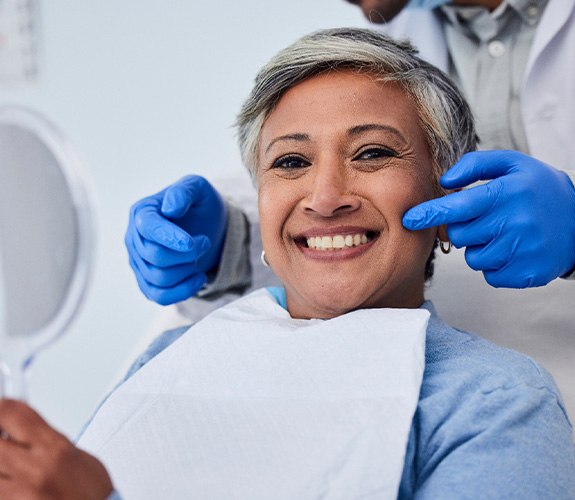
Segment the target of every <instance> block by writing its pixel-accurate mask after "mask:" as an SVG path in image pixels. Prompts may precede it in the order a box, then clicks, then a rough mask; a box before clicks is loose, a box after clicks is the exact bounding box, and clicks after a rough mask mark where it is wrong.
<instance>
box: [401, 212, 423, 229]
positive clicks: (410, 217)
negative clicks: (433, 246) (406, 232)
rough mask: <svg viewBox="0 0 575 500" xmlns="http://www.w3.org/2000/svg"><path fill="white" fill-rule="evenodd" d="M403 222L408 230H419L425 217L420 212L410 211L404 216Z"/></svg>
mask: <svg viewBox="0 0 575 500" xmlns="http://www.w3.org/2000/svg"><path fill="white" fill-rule="evenodd" d="M402 222H403V226H404V227H405V228H406V229H418V228H419V226H420V225H421V224H422V222H423V217H422V214H421V213H419V211H416V210H410V211H409V212H407V213H406V214H405V215H404V216H403V221H402Z"/></svg>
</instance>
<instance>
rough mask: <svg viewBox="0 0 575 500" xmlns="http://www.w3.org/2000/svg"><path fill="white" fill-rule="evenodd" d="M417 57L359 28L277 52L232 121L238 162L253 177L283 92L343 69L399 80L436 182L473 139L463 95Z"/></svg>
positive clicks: (321, 34) (325, 33)
mask: <svg viewBox="0 0 575 500" xmlns="http://www.w3.org/2000/svg"><path fill="white" fill-rule="evenodd" d="M416 54H417V51H416V50H415V49H414V48H413V46H412V45H411V44H409V43H408V42H404V41H396V40H393V39H392V38H390V37H388V36H387V35H384V34H383V33H380V32H376V31H373V30H368V29H361V28H335V29H327V30H321V31H316V32H315V33H311V34H310V35H307V36H304V37H303V38H300V39H299V40H297V41H296V42H295V43H293V44H292V45H290V46H289V47H287V48H285V49H283V50H282V51H281V52H279V53H278V54H277V55H276V56H274V57H273V58H272V59H271V60H270V61H269V62H268V63H267V64H266V65H265V66H264V67H263V68H262V69H261V70H260V72H259V73H258V75H257V76H256V79H255V85H254V88H253V89H252V92H251V94H250V96H249V97H248V99H247V100H246V102H245V103H244V105H243V106H242V109H241V111H240V113H239V115H238V117H237V121H236V126H237V129H238V137H239V145H240V151H241V155H242V161H243V163H244V165H245V166H246V167H247V168H248V170H249V171H250V173H251V175H252V178H254V179H255V175H256V172H257V168H258V159H257V150H258V143H259V139H260V135H261V130H262V127H263V125H264V122H265V120H266V118H267V117H268V116H269V114H270V113H271V112H272V111H273V109H274V107H275V105H276V104H277V102H278V101H279V100H280V98H281V97H282V96H283V94H285V92H287V91H288V90H289V89H290V88H292V87H294V86H295V85H297V84H299V83H301V82H303V81H304V80H307V79H309V78H311V77H313V76H316V75H319V74H322V73H326V72H328V71H332V70H338V69H343V70H351V71H356V72H358V73H367V74H372V75H374V76H375V77H376V78H377V79H379V80H381V81H385V82H389V81H392V82H397V83H399V85H401V87H402V88H403V89H404V91H405V92H406V94H407V95H408V96H410V97H411V98H412V99H413V102H414V105H415V108H416V110H417V112H418V115H419V119H420V122H421V124H422V126H423V129H424V133H425V137H426V139H427V144H428V146H429V151H430V153H431V156H432V158H433V160H434V165H433V168H434V173H435V178H436V180H438V179H439V176H440V175H441V174H442V173H443V172H444V171H445V170H447V169H448V168H449V167H450V166H451V165H453V164H454V163H455V162H456V161H457V160H458V159H459V158H460V157H461V156H462V155H463V154H464V153H466V152H468V151H473V150H475V149H476V147H477V136H476V133H475V128H474V124H473V116H472V114H471V110H470V109H469V106H468V104H467V102H466V101H465V99H464V97H463V96H462V94H461V93H460V92H459V90H458V89H457V88H456V87H455V85H454V84H453V83H452V82H451V80H450V79H449V78H448V77H447V76H446V75H445V74H444V73H443V72H441V71H440V70H439V69H437V68H435V67H434V66H432V65H431V64H429V63H427V62H425V61H424V60H422V59H420V58H419V57H417V55H416Z"/></svg>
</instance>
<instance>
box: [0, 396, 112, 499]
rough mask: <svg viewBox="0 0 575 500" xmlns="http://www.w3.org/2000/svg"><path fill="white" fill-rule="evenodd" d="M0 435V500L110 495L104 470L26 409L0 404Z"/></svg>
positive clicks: (8, 402) (15, 403)
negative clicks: (0, 437)
mask: <svg viewBox="0 0 575 500" xmlns="http://www.w3.org/2000/svg"><path fill="white" fill-rule="evenodd" d="M0 429H2V431H1V432H2V434H1V436H2V439H0V498H2V499H6V500H11V499H17V500H40V499H42V500H47V499H58V500H67V499H70V500H77V499H86V500H91V499H94V500H104V499H106V498H107V497H108V496H109V495H110V494H111V493H112V490H113V486H112V481H111V480H110V476H109V475H108V473H107V471H106V469H105V468H104V466H103V465H102V464H101V463H100V462H99V461H98V460H97V459H96V458H95V457H93V456H91V455H89V454H88V453H86V452H84V451H82V450H80V449H78V448H76V447H75V446H74V445H73V444H72V443H71V442H70V441H69V440H68V439H67V438H66V437H65V436H63V435H62V434H60V433H59V432H57V431H56V430H54V429H53V428H52V427H50V426H49V425H48V424H47V423H46V421H45V420H44V419H43V418H42V417H40V415H38V414H37V413H36V412H35V411H34V410H32V408H30V407H29V406H28V405H26V404H24V403H21V402H19V401H13V400H9V399H3V400H0Z"/></svg>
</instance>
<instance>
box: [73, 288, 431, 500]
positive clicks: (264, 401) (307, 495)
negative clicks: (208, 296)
mask: <svg viewBox="0 0 575 500" xmlns="http://www.w3.org/2000/svg"><path fill="white" fill-rule="evenodd" d="M428 319H429V313H428V312H427V311H425V310H422V309H416V310H413V309H371V310H360V311H354V312H351V313H349V314H346V315H344V316H340V317H338V318H334V319H331V320H295V319H292V318H290V316H289V314H288V312H287V311H285V310H284V309H283V308H282V307H280V306H279V305H278V304H277V303H276V301H275V300H274V298H273V297H272V296H271V295H270V294H269V292H267V290H264V289H262V290H258V291H256V292H253V293H251V294H250V295H248V296H246V297H244V298H241V299H239V300H237V301H235V302H233V303H231V304H229V305H227V306H225V307H223V308H221V309H218V310H217V311H215V312H213V313H212V314H210V315H209V316H207V317H206V318H204V319H203V320H202V321H200V322H199V323H197V324H196V325H194V326H193V327H192V328H191V329H190V330H189V331H188V332H186V333H185V334H184V335H183V336H182V337H181V338H180V339H178V340H177V341H176V342H174V343H173V344H172V345H171V346H169V347H168V348H166V349H165V350H164V351H162V352H161V353H160V354H159V355H158V356H156V357H155V358H154V359H152V360H151V361H150V362H148V363H147V364H146V365H145V366H144V367H143V368H141V369H140V370H139V371H138V372H137V373H136V374H135V375H134V376H133V377H132V378H130V379H129V380H128V381H127V382H125V383H124V384H123V385H121V386H120V387H119V388H118V389H117V390H116V391H115V392H114V393H113V394H112V395H111V396H110V398H109V399H108V400H107V401H106V403H105V404H104V405H103V406H102V408H101V409H100V410H99V412H98V413H97V415H96V416H95V418H94V420H93V421H92V423H91V424H90V426H89V427H88V429H87V430H86V432H85V433H84V435H83V436H82V438H81V440H80V442H79V443H78V444H79V446H80V447H81V448H84V449H86V450H88V451H89V452H91V453H93V454H95V455H96V456H97V457H99V458H100V459H101V460H102V461H103V462H104V464H105V465H106V467H107V469H108V471H109V473H110V474H111V476H112V480H113V482H114V485H115V487H116V489H117V490H118V491H119V492H120V494H121V495H122V498H124V499H126V500H131V499H137V500H140V499H158V498H161V499H163V500H167V499H191V498H194V499H195V498H197V499H202V500H204V499H226V500H231V499H246V500H248V499H249V500H255V499H266V500H273V499H290V500H293V499H298V500H303V499H316V498H322V499H338V498H341V499H351V498H360V497H361V498H378V499H387V498H396V497H397V491H398V487H399V482H400V479H401V475H402V471H403V462H404V457H405V451H406V445H407V440H408V435H409V431H410V428H411V422H412V418H413V415H414V413H415V409H416V407H417V402H418V397H419V389H420V386H421V380H422V377H423V369H424V363H425V331H426V327H427V321H428Z"/></svg>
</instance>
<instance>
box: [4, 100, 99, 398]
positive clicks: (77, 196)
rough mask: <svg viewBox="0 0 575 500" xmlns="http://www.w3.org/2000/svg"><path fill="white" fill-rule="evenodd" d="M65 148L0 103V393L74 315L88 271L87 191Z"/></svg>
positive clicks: (44, 126)
mask: <svg viewBox="0 0 575 500" xmlns="http://www.w3.org/2000/svg"><path fill="white" fill-rule="evenodd" d="M85 184H86V182H85V178H84V176H83V175H82V169H81V166H80V164H79V161H78V160H77V158H76V155H75V154H74V152H73V150H72V149H71V148H70V145H69V144H68V143H67V142H66V141H65V140H64V139H63V138H62V136H61V135H60V134H59V133H58V132H57V131H56V130H55V129H54V127H53V126H52V125H51V124H50V123H49V122H47V121H46V120H45V119H44V118H42V117H40V116H39V115H37V114H36V113H33V112H32V111H29V110H27V109H24V108H19V107H4V108H0V266H1V272H0V289H1V291H0V301H1V304H0V372H1V376H2V380H1V382H2V383H1V384H0V393H1V394H2V395H3V396H8V397H13V398H22V399H23V398H24V397H25V393H26V391H25V384H24V377H23V375H24V370H25V368H26V367H27V366H28V365H29V364H30V362H31V360H32V359H33V357H34V355H35V354H36V353H37V352H38V350H40V349H41V348H43V347H45V346H46V345H47V344H49V343H51V342H52V341H53V340H54V339H55V338H56V337H58V336H60V335H61V334H62V333H63V332H64V331H65V329H66V327H67V326H68V324H69V323H70V321H71V320H72V318H73V317H74V315H75V314H76V312H77V310H78V307H79V305H80V303H81V301H82V298H83V296H84V292H85V290H86V286H87V283H88V279H89V276H90V270H91V262H92V250H93V228H92V223H91V222H92V219H91V202H90V198H89V191H88V190H87V189H86V186H85Z"/></svg>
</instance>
